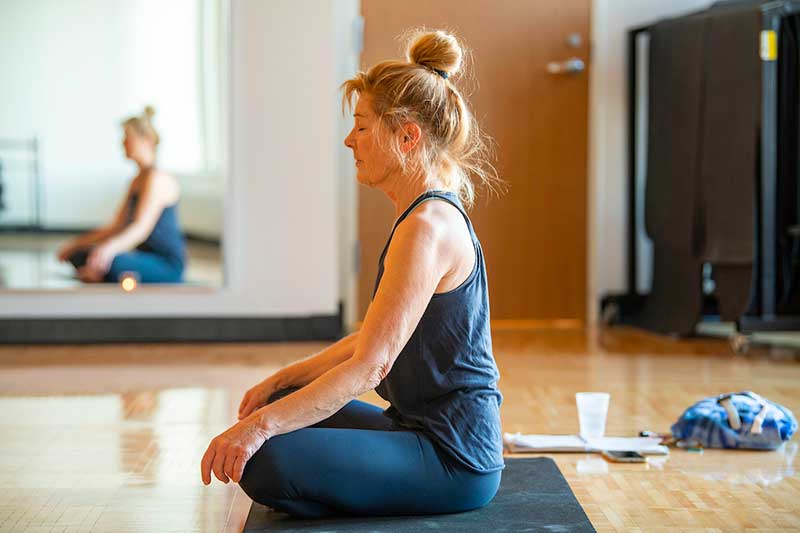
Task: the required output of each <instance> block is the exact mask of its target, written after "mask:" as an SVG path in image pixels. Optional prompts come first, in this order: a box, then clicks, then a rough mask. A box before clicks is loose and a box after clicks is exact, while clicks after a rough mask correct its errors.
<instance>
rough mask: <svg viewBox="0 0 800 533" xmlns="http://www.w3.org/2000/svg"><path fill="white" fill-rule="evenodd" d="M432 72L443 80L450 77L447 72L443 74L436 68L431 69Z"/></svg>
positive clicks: (442, 71)
mask: <svg viewBox="0 0 800 533" xmlns="http://www.w3.org/2000/svg"><path fill="white" fill-rule="evenodd" d="M433 71H434V72H435V73H436V74H438V75H439V76H441V77H442V78H444V79H447V78H449V77H450V75H449V74H448V73H447V72H445V71H444V70H439V69H438V68H435V69H433Z"/></svg>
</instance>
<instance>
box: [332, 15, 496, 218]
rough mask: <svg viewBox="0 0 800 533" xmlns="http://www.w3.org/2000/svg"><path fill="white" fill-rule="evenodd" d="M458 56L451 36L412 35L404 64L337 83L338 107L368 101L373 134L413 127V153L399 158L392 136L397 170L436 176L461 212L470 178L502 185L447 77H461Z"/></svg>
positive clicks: (471, 195)
mask: <svg viewBox="0 0 800 533" xmlns="http://www.w3.org/2000/svg"><path fill="white" fill-rule="evenodd" d="M463 62H464V51H463V49H462V46H461V44H460V43H459V41H458V40H457V39H456V37H455V36H453V35H452V34H450V33H448V32H445V31H442V30H437V31H426V30H413V31H412V32H411V33H410V34H409V37H408V40H407V45H406V61H395V60H388V61H381V62H380V63H378V64H376V65H374V66H373V67H372V68H370V69H369V70H367V71H366V72H359V73H358V74H356V75H355V77H353V78H351V79H349V80H347V81H345V82H344V83H343V84H342V90H343V93H344V94H343V99H342V106H343V108H344V107H345V106H349V107H350V108H351V109H352V108H353V107H354V105H355V100H356V99H357V97H359V96H361V95H362V94H368V95H370V96H371V97H372V98H373V102H374V104H373V106H374V109H373V111H374V112H375V114H376V115H377V117H378V129H379V131H380V130H381V128H388V129H389V131H392V132H394V131H397V130H398V129H400V128H401V127H402V126H403V124H405V123H407V122H414V123H416V124H417V125H419V127H420V129H421V130H422V131H423V136H422V139H421V140H420V143H419V144H418V145H417V147H416V148H415V150H412V152H411V153H409V154H404V153H403V152H402V150H401V149H400V142H399V139H398V138H397V136H388V137H389V142H390V145H389V149H390V151H391V152H392V153H393V154H394V156H395V157H396V158H397V161H398V162H399V163H400V165H401V168H402V169H403V171H408V170H409V167H411V168H412V169H413V170H421V171H423V172H424V173H426V174H433V173H436V172H441V178H442V179H443V180H444V181H445V184H446V187H447V188H448V189H451V190H453V191H455V192H456V193H457V194H458V196H459V198H460V199H461V201H462V202H463V203H464V205H465V206H467V207H472V205H473V203H474V200H475V187H474V185H473V183H472V180H471V178H470V176H475V177H476V178H477V179H478V180H479V181H480V182H481V183H482V184H483V185H484V186H487V187H488V188H489V189H491V190H496V186H497V185H500V184H502V183H503V182H502V180H500V179H499V178H498V177H497V174H496V171H495V169H494V167H493V166H492V165H491V164H490V163H489V161H488V156H489V149H488V145H487V143H488V142H490V140H489V139H488V137H485V136H484V135H483V134H482V133H481V131H480V129H479V128H478V125H477V124H476V123H475V121H474V120H473V118H472V114H471V113H470V111H469V108H468V107H467V103H466V101H465V98H464V97H463V96H462V95H461V93H460V92H459V90H458V88H457V87H456V86H455V84H454V82H453V81H452V80H453V77H454V76H456V75H458V74H459V73H460V72H461V67H462V64H463Z"/></svg>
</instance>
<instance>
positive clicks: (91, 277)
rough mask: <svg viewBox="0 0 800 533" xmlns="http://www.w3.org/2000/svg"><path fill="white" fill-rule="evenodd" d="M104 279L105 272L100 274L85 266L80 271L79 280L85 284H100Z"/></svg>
mask: <svg viewBox="0 0 800 533" xmlns="http://www.w3.org/2000/svg"><path fill="white" fill-rule="evenodd" d="M104 278H105V274H104V273H103V272H98V271H97V270H93V269H91V268H89V267H85V266H84V267H81V268H79V269H78V279H80V280H81V281H82V282H84V283H99V282H101V281H103V279H104Z"/></svg>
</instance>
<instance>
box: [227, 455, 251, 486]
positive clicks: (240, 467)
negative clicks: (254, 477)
mask: <svg viewBox="0 0 800 533" xmlns="http://www.w3.org/2000/svg"><path fill="white" fill-rule="evenodd" d="M246 463H247V461H245V460H244V458H243V457H242V456H240V455H237V456H236V460H235V461H234V462H233V472H232V475H231V479H232V480H233V481H234V483H239V482H240V481H241V480H242V474H244V465H245V464H246Z"/></svg>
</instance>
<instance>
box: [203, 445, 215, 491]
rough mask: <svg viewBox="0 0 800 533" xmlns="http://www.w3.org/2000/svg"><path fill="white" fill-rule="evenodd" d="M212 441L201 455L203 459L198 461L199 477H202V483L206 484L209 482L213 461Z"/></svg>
mask: <svg viewBox="0 0 800 533" xmlns="http://www.w3.org/2000/svg"><path fill="white" fill-rule="evenodd" d="M214 455H215V450H214V442H213V441H212V442H211V444H209V445H208V449H207V450H206V453H205V454H204V455H203V460H202V461H200V477H201V478H202V479H203V484H205V485H208V484H209V483H211V464H212V462H213V461H214Z"/></svg>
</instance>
